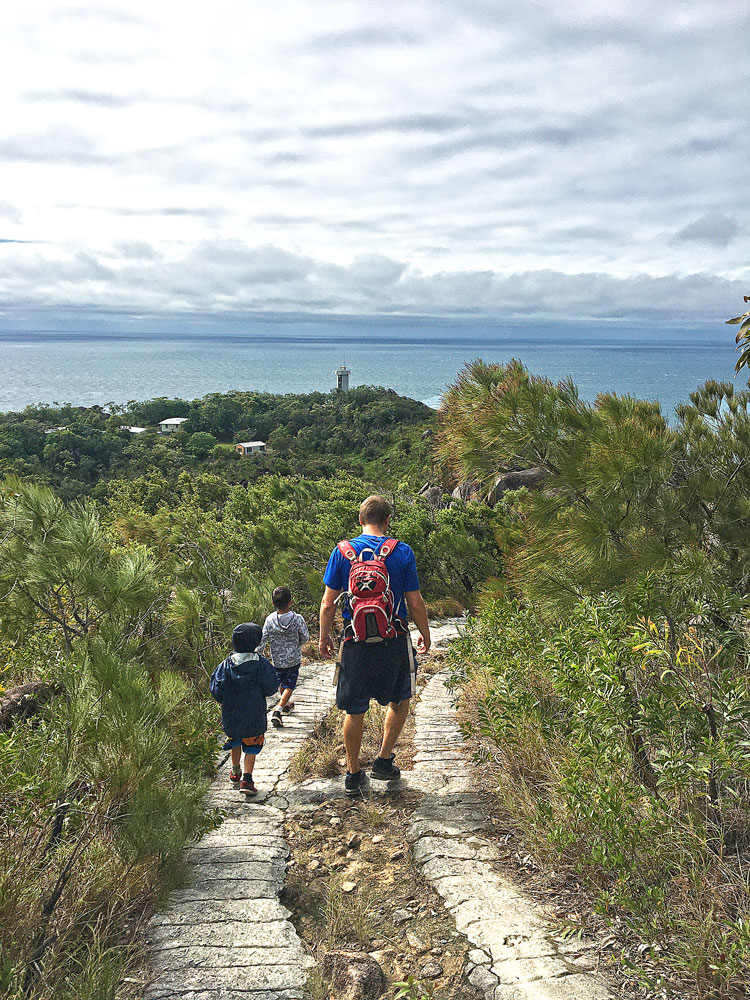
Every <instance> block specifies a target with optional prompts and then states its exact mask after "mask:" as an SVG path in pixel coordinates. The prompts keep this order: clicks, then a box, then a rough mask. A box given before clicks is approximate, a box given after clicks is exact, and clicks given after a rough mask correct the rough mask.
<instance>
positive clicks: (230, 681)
mask: <svg viewBox="0 0 750 1000" xmlns="http://www.w3.org/2000/svg"><path fill="white" fill-rule="evenodd" d="M278 686H279V682H278V679H277V677H276V671H275V670H274V668H273V666H272V665H271V663H270V662H269V661H268V660H267V659H266V658H265V656H259V655H258V654H257V653H232V655H231V656H228V657H227V658H226V660H222V661H221V663H220V664H219V665H218V667H217V668H216V670H214V672H213V674H212V675H211V694H212V695H213V696H214V698H215V699H216V700H217V701H218V702H219V704H220V705H221V728H222V729H223V730H224V732H225V733H226V734H227V736H241V737H245V738H246V737H248V736H260V735H261V734H262V733H265V731H266V729H268V720H267V718H266V712H267V707H266V698H267V697H268V696H269V695H271V694H273V693H274V691H276V689H277V688H278Z"/></svg>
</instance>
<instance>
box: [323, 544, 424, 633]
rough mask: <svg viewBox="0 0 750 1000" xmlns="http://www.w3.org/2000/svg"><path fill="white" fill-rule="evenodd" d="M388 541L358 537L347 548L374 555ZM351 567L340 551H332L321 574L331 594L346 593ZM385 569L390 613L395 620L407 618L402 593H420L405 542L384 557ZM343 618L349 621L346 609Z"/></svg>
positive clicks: (349, 614)
mask: <svg viewBox="0 0 750 1000" xmlns="http://www.w3.org/2000/svg"><path fill="white" fill-rule="evenodd" d="M387 537H388V536H387V535H357V537H356V538H352V540H351V543H350V544H351V546H352V548H353V549H354V551H355V552H357V553H359V552H361V551H362V549H367V548H370V549H374V550H375V552H376V553H377V551H378V549H379V548H380V546H381V545H382V543H383V540H384V539H385V538H387ZM370 558H372V557H371V556H369V555H366V556H365V559H370ZM350 566H351V563H350V562H349V560H348V559H347V558H346V556H343V555H342V554H341V552H340V551H339V549H338V548H335V549H334V550H333V552H332V553H331V558H330V559H329V560H328V565H327V566H326V571H325V573H324V574H323V583H324V584H325V585H326V587H330V588H331V590H346V589H347V588H348V586H349V567H350ZM385 568H386V569H387V570H388V576H389V577H390V578H391V590H392V591H393V613H394V615H396V617H398V618H404V619H406V618H408V617H409V616H408V613H407V610H406V601H405V600H404V591H407V592H409V591H412V590H419V578H418V576H417V560H416V559H415V558H414V553H413V552H412V550H411V549H410V548H409V546H408V545H407V544H406V542H399V543H398V545H397V546H396V548H395V549H394V550H393V552H391V554H390V555H389V556H386V558H385ZM342 614H343V616H344V618H351V613H350V611H349V609H348V608H347V607H346V606H344V609H343V612H342Z"/></svg>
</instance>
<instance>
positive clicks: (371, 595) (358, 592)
mask: <svg viewBox="0 0 750 1000" xmlns="http://www.w3.org/2000/svg"><path fill="white" fill-rule="evenodd" d="M397 545H398V539H396V538H385V539H383V541H382V542H381V543H380V546H379V547H378V551H377V552H376V551H375V549H371V548H369V547H368V548H364V549H362V551H361V552H360V553H359V555H358V554H357V552H356V551H355V549H354V548H353V546H352V544H351V542H339V544H338V550H339V552H340V553H341V554H342V556H344V558H345V559H348V560H349V562H350V564H351V565H350V567H349V589H348V591H346V592H345V596H346V599H347V601H348V602H349V610H350V611H351V614H352V628H353V630H354V639H355V641H356V642H382V641H383V639H394V638H395V637H396V636H397V635H398V632H397V631H396V629H395V628H394V625H393V594H392V592H391V578H390V576H389V574H388V570H387V569H386V566H385V559H386V556H389V555H390V554H391V552H393V550H394V549H395V548H396V546H397ZM365 552H371V553H372V559H367V560H365V559H363V558H362V557H363V556H364V554H365Z"/></svg>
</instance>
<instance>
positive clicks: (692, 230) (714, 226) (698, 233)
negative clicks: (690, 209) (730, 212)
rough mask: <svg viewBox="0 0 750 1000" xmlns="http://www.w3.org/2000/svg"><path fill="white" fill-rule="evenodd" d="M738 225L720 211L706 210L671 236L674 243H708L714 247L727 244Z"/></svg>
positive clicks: (737, 230) (736, 231) (736, 232)
mask: <svg viewBox="0 0 750 1000" xmlns="http://www.w3.org/2000/svg"><path fill="white" fill-rule="evenodd" d="M739 231H740V227H739V226H738V225H737V223H736V222H734V221H733V220H732V219H730V218H729V216H727V215H724V214H723V213H722V212H707V213H706V214H705V215H702V216H701V217H700V218H699V219H695V221H694V222H690V223H688V225H687V226H683V227H682V229H678V230H677V232H676V233H675V234H674V236H673V237H672V242H674V243H710V244H712V245H713V246H716V247H725V246H728V245H729V244H730V243H731V242H732V240H733V239H734V238H735V237H736V236H737V234H738V233H739Z"/></svg>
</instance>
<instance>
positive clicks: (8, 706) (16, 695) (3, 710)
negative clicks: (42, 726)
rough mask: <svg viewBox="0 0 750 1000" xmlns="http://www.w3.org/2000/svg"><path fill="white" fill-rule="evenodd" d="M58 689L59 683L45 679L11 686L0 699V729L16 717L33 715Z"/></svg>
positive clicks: (8, 724)
mask: <svg viewBox="0 0 750 1000" xmlns="http://www.w3.org/2000/svg"><path fill="white" fill-rule="evenodd" d="M60 690H61V688H60V687H59V685H57V684H47V683H46V682H45V681H32V682H31V683H30V684H21V685H20V687H16V688H11V689H10V691H8V692H6V694H5V696H4V697H3V698H2V699H0V730H3V729H7V728H8V727H9V726H10V725H11V724H12V723H13V722H14V721H15V720H16V719H25V718H28V717H29V716H30V715H35V714H36V713H37V712H38V711H39V709H40V708H41V707H42V705H43V704H44V703H45V702H46V701H49V699H50V698H51V697H52V695H53V694H58V693H59V692H60Z"/></svg>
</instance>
